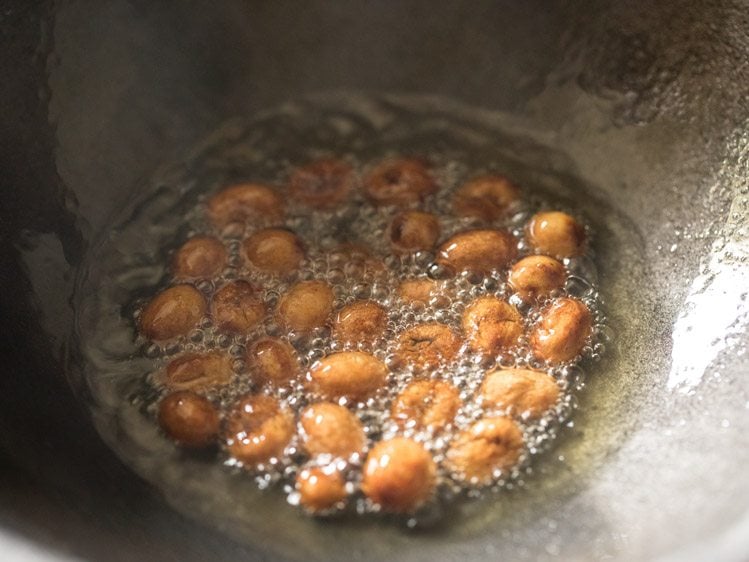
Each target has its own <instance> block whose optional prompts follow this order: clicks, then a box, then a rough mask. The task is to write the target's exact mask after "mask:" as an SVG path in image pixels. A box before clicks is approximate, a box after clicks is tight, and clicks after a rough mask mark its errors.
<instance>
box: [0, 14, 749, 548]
mask: <svg viewBox="0 0 749 562" xmlns="http://www.w3.org/2000/svg"><path fill="white" fill-rule="evenodd" d="M747 8H749V6H747V4H746V3H745V2H740V1H729V0H724V1H720V0H718V1H711V2H687V1H669V2H662V3H658V4H657V5H653V4H651V3H638V2H624V3H622V2H611V3H609V2H595V3H588V2H586V3H574V4H569V3H565V4H549V3H548V2H541V1H531V2H523V3H515V2H483V1H479V2H475V1H474V2H453V3H450V4H449V5H438V6H435V5H433V3H430V2H419V1H407V2H399V3H397V4H396V3H387V4H384V3H369V2H348V3H345V4H344V3H335V2H322V1H321V2H312V3H305V4H303V5H301V4H298V3H286V2H281V3H274V4H272V5H271V4H266V3H252V2H242V1H239V0H227V1H226V2H223V3H221V4H219V5H214V4H200V3H189V4H186V3H183V2H162V3H158V4H153V3H149V2H139V1H130V2H126V1H124V0H121V1H118V0H107V1H104V2H96V3H84V2H68V1H61V2H54V3H52V2H37V3H33V4H30V3H27V2H20V1H19V2H16V1H11V2H8V3H6V6H5V7H4V11H3V14H2V16H0V31H2V33H3V49H2V52H0V68H2V71H3V76H4V79H3V81H2V82H3V84H2V96H1V99H2V106H1V107H2V113H1V114H0V117H1V118H2V124H3V127H2V135H1V136H0V162H1V163H2V168H1V169H2V172H3V175H2V183H3V189H2V206H1V207H0V217H1V218H0V228H1V230H0V233H1V234H2V240H3V245H2V251H1V252H0V256H1V257H2V267H0V289H1V290H0V298H1V299H2V301H1V302H2V312H3V314H2V318H3V322H2V339H1V340H0V341H2V342H3V346H2V347H4V348H5V349H4V352H5V353H4V355H5V356H6V357H5V361H4V363H3V365H4V373H3V376H1V377H0V455H1V456H0V459H2V462H1V463H0V470H2V475H3V478H2V479H0V495H1V497H2V501H0V523H2V533H1V534H0V542H1V543H2V546H3V548H4V549H6V550H4V552H8V553H10V554H9V555H8V556H9V557H12V556H16V557H20V556H22V555H29V556H33V557H36V558H37V559H40V560H51V559H58V558H65V557H74V558H84V559H109V560H132V559H137V558H145V559H166V560H169V559H179V560H202V559H206V558H209V557H210V558H213V559H234V558H237V557H243V558H252V559H266V558H267V559H279V558H280V559H321V560H322V559H324V560H330V559H360V560H370V559H372V560H374V559H382V558H389V559H403V560H427V559H434V558H440V559H447V560H453V559H454V560H457V559H468V560H472V559H487V558H509V559H516V560H546V559H554V558H561V559H568V560H588V559H598V558H613V559H621V560H633V559H638V560H657V559H662V560H690V559H691V560H744V559H746V558H747V557H748V556H749V540H748V539H747V537H749V478H747V477H746V469H745V466H746V465H747V462H748V461H749V437H747V435H749V431H747V430H748V429H749V410H748V408H749V382H748V381H747V379H746V377H745V374H746V372H747V370H749V369H748V368H749V361H748V360H747V354H746V345H747V323H748V322H749V316H748V313H749V303H748V301H747V298H746V294H747V290H749V282H748V281H747V279H749V276H748V275H747V266H746V259H747V254H748V253H749V220H748V218H747V217H748V214H747V206H748V205H749V202H748V198H749V195H748V192H749V190H748V189H747V185H749V164H748V159H747V153H748V149H749V138H748V137H747V133H746V131H747V125H749V104H747V99H749V64H747V61H748V60H749V35H747V29H749V16H748V15H747V14H749V10H748V9H747ZM331 91H333V92H338V93H337V94H336V96H333V97H329V98H328V99H333V100H338V103H340V104H341V106H342V107H344V106H345V104H347V103H352V100H356V99H357V96H362V95H379V96H380V98H379V99H383V98H382V95H385V98H384V99H385V100H387V103H388V104H389V106H388V107H391V108H392V107H394V106H398V105H399V104H401V106H404V107H410V108H411V109H414V108H413V107H412V106H413V104H414V99H418V100H423V98H414V97H413V94H429V95H430V96H432V100H433V101H432V103H434V104H437V105H439V106H440V107H445V106H449V107H457V106H460V107H465V106H470V107H473V108H480V109H481V110H482V112H483V113H479V115H481V116H482V117H481V118H480V119H482V120H485V121H486V122H487V123H489V122H492V120H493V119H500V118H501V121H502V123H503V126H504V127H505V128H506V129H508V130H510V132H512V130H518V131H519V130H523V131H533V134H532V135H530V136H529V140H530V141H532V142H536V143H539V144H543V145H544V146H547V147H550V148H552V149H554V150H556V151H558V153H559V154H560V155H564V156H563V158H562V157H561V156H560V158H562V160H560V163H559V166H560V169H562V168H563V169H574V172H575V175H576V177H578V178H581V179H582V180H583V183H584V189H585V195H586V196H585V197H584V198H583V201H584V202H583V206H584V212H585V213H586V214H587V215H588V216H590V217H592V219H593V220H594V222H595V223H596V226H597V228H598V229H599V231H600V232H601V233H602V236H601V240H600V242H599V244H600V246H599V248H597V250H598V251H599V253H600V254H601V255H620V256H625V257H626V259H622V260H621V261H620V262H617V261H616V260H605V263H606V265H605V267H603V269H602V272H601V282H602V285H603V286H604V291H605V292H606V291H608V293H607V294H610V295H611V297H610V301H609V303H608V307H609V310H610V311H611V315H612V317H613V318H614V319H615V324H616V330H617V339H616V342H617V343H616V345H614V346H613V349H611V350H610V357H611V359H610V363H604V364H603V367H602V368H601V372H599V373H598V374H597V375H596V376H595V377H593V378H592V379H591V381H590V384H589V386H588V388H587V390H586V391H585V393H584V394H583V396H581V399H580V410H579V412H578V414H577V416H576V417H575V427H574V428H570V429H569V431H568V432H567V433H566V437H565V438H564V439H563V440H562V442H561V443H560V444H559V445H558V446H557V447H555V448H554V449H553V451H552V452H551V453H550V455H549V456H548V458H546V459H545V460H544V462H543V463H542V466H543V467H545V468H543V469H541V473H540V474H536V475H535V476H533V477H532V478H531V481H530V482H529V485H528V486H527V488H526V489H525V490H521V491H518V492H515V493H512V494H507V495H503V496H501V497H499V498H494V499H489V500H488V501H489V502H490V503H491V504H492V505H490V506H488V507H487V505H486V504H487V502H486V501H485V502H476V503H474V504H470V505H468V506H462V507H461V509H460V511H461V512H460V513H459V514H456V516H455V517H454V518H452V519H450V520H448V521H446V522H444V523H443V524H441V525H439V526H438V527H436V528H433V529H430V530H425V531H418V532H413V531H406V530H404V529H401V528H399V527H396V526H393V525H391V524H389V523H387V522H376V523H373V522H371V521H360V522H352V521H337V522H332V523H320V522H316V521H313V520H309V519H302V518H299V517H297V516H295V515H293V514H290V512H289V511H288V510H285V509H278V508H275V507H273V505H274V504H275V503H277V502H278V498H265V499H263V498H262V497H261V498H260V499H257V498H256V497H255V496H253V498H252V502H250V501H249V499H248V501H247V503H246V504H244V505H245V509H246V510H247V511H248V512H249V513H250V514H251V517H252V518H254V519H252V520H253V521H255V523H254V524H252V525H244V526H240V527H237V526H236V525H232V524H230V523H228V522H226V521H224V523H217V522H216V521H215V520H212V521H210V522H209V521H207V520H206V519H205V518H204V517H203V516H202V515H201V512H200V510H196V509H195V508H194V506H192V505H191V504H190V503H189V502H187V501H183V498H181V497H180V494H176V495H175V494H173V493H172V494H168V495H167V497H165V496H164V495H163V494H162V492H161V491H160V490H159V489H158V488H156V487H154V486H152V485H151V484H149V483H148V482H146V481H144V480H143V479H141V478H140V477H139V476H138V475H136V474H135V473H134V472H133V471H131V470H130V469H129V468H128V467H127V466H126V465H125V464H124V463H123V462H122V461H121V460H119V458H118V457H117V456H116V455H115V454H114V453H113V452H112V451H111V450H110V448H109V447H107V445H105V444H104V441H103V440H102V437H101V435H105V433H106V432H105V431H102V427H104V426H105V425H106V424H105V423H104V421H103V420H101V419H96V417H94V418H92V416H91V414H90V411H89V410H88V409H87V408H85V407H84V406H83V405H82V404H81V402H80V401H79V399H78V398H77V397H76V395H75V394H74V392H73V390H72V388H71V381H70V380H69V378H68V373H70V372H74V370H73V371H70V370H69V369H68V368H67V367H68V366H70V365H71V364H73V363H75V361H76V360H77V358H78V355H77V353H78V351H77V349H76V347H75V345H73V344H71V339H70V336H71V334H72V333H73V332H74V329H75V326H74V322H75V310H73V307H72V305H71V303H72V302H73V300H72V298H73V293H74V289H75V279H76V275H77V273H78V268H79V267H80V266H81V264H82V263H84V262H85V261H86V259H87V258H88V256H89V255H90V252H91V251H92V243H93V241H95V240H100V239H101V237H102V236H103V235H106V233H107V231H108V229H109V228H110V227H111V224H110V222H109V220H110V219H109V218H110V217H112V216H116V215H117V213H118V210H120V209H122V208H125V207H127V206H128V205H130V204H131V203H132V202H133V201H134V200H137V199H138V198H143V197H144V196H147V195H148V194H147V193H144V192H143V190H144V189H145V187H144V186H148V185H150V184H149V183H148V182H145V181H144V178H148V177H151V176H152V174H153V172H154V170H155V169H156V168H157V167H159V166H160V165H162V164H163V163H165V162H174V161H178V160H179V159H180V158H181V157H182V156H183V155H184V154H185V153H186V151H187V150H188V149H189V148H190V147H191V146H193V145H194V144H195V143H196V142H198V141H199V140H200V139H202V138H203V137H204V136H205V135H206V134H208V133H209V132H210V131H211V130H213V129H215V128H216V127H217V126H219V124H220V123H222V122H223V121H224V120H225V119H227V118H230V117H233V116H236V115H242V116H251V115H253V114H255V113H256V112H257V111H260V110H262V109H265V108H268V107H273V106H277V105H278V104H279V103H280V102H282V101H285V100H294V99H301V98H304V97H305V96H308V95H310V94H316V93H319V92H331ZM341 92H348V93H341ZM351 92H357V93H356V94H354V93H351ZM393 94H399V95H397V96H394V95H393ZM409 95H410V97H409ZM409 104H411V105H409ZM451 104H452V105H451ZM421 109H422V110H424V111H426V110H428V108H424V107H422V108H421ZM474 115H476V114H474ZM497 116H500V117H497ZM559 196H560V197H572V198H575V197H576V196H578V197H577V200H580V197H579V193H578V194H576V193H560V194H559ZM601 209H606V212H603V211H601ZM625 266H626V267H625ZM73 383H74V384H73V386H75V381H73ZM100 432H102V433H101V434H100ZM175 506H176V509H175Z"/></svg>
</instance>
